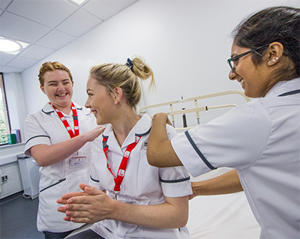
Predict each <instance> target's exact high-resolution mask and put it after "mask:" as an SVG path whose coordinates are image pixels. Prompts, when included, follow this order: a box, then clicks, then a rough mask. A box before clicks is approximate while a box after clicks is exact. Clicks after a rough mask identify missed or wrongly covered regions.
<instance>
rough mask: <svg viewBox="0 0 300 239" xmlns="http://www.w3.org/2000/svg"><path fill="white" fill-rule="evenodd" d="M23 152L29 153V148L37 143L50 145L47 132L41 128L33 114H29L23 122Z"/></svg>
mask: <svg viewBox="0 0 300 239" xmlns="http://www.w3.org/2000/svg"><path fill="white" fill-rule="evenodd" d="M24 129H25V130H24V132H25V142H26V143H25V149H24V151H25V154H27V155H29V156H30V155H31V153H30V148H31V147H32V146H35V145H38V144H47V145H51V138H50V136H49V134H48V133H47V132H46V131H45V130H44V129H43V127H42V125H41V124H40V123H39V121H38V119H37V118H36V116H35V115H29V116H27V118H26V119H25V123H24Z"/></svg>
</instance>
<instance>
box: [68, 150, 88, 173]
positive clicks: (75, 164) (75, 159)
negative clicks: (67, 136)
mask: <svg viewBox="0 0 300 239" xmlns="http://www.w3.org/2000/svg"><path fill="white" fill-rule="evenodd" d="M86 160H87V158H86V155H84V154H82V153H81V152H80V151H77V152H76V153H74V154H73V155H72V156H71V158H70V159H69V168H70V169H78V168H82V167H83V165H84V164H86V163H87V162H86Z"/></svg>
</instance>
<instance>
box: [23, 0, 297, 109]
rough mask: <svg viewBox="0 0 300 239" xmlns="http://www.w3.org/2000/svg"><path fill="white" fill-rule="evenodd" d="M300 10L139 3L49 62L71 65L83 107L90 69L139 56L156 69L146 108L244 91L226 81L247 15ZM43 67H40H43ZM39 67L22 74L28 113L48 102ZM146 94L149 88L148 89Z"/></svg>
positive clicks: (255, 0) (273, 0) (280, 1)
mask: <svg viewBox="0 0 300 239" xmlns="http://www.w3.org/2000/svg"><path fill="white" fill-rule="evenodd" d="M275 5H289V6H298V7H300V2H299V0H251V1H240V0H227V1H220V0H210V1H200V0H164V1H161V0H152V1H146V0H140V1H138V2H137V3H136V4H134V5H132V6H131V7H129V8H127V9H126V10H124V11H123V12H121V13H120V14H119V15H117V16H115V17H113V18H111V19H109V20H108V21H107V22H105V23H104V24H102V25H100V26H99V27H97V28H96V29H94V30H93V31H92V32H90V33H88V34H86V35H85V36H83V37H81V38H80V39H79V40H77V41H75V42H73V43H71V44H70V45H68V46H66V47H65V48H63V49H61V50H59V51H57V52H56V53H54V54H53V55H51V56H50V57H48V58H47V59H45V61H46V60H58V61H60V62H62V63H64V64H65V65H67V66H68V67H69V68H70V69H71V71H72V73H73V77H74V80H75V88H74V99H75V100H76V101H77V102H78V103H80V104H84V102H85V99H86V94H85V84H86V80H87V77H88V71H89V69H90V68H91V66H93V65H95V64H101V63H104V62H118V63H123V62H124V63H125V62H126V59H127V57H133V56H135V55H137V56H141V57H143V58H144V59H145V61H146V62H147V63H148V64H149V65H150V66H151V67H152V68H153V71H154V74H155V78H156V83H157V84H156V85H157V87H156V90H154V91H153V92H152V93H149V92H148V91H147V93H146V97H145V101H146V102H145V104H147V105H149V104H154V103H158V102H164V101H168V100H174V99H178V98H179V97H181V96H183V97H184V98H186V97H192V96H197V95H200V94H207V93H212V92H216V91H222V90H228V89H240V86H239V85H238V84H237V83H236V82H231V81H229V80H228V79H227V75H228V71H229V67H228V65H227V62H226V59H227V58H228V57H229V55H230V49H231V42H232V39H231V32H232V30H233V29H234V27H235V26H236V25H237V24H238V23H239V22H240V21H241V20H242V19H244V18H245V17H247V16H248V15H249V14H251V13H253V12H254V11H257V10H260V9H262V8H265V7H269V6H275ZM40 63H42V62H40ZM39 67H40V64H38V65H35V66H33V67H31V68H30V69H28V70H26V71H25V72H23V74H22V78H23V85H24V90H25V95H26V105H27V108H28V112H29V113H31V112H34V111H36V110H38V109H40V108H41V107H42V105H43V104H44V103H45V102H46V100H47V99H46V97H45V96H43V94H42V93H41V91H40V89H39V83H38V80H37V75H38V70H39ZM144 89H147V84H145V86H144Z"/></svg>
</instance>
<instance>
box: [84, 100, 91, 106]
mask: <svg viewBox="0 0 300 239" xmlns="http://www.w3.org/2000/svg"><path fill="white" fill-rule="evenodd" d="M84 106H85V107H86V108H91V105H90V102H89V99H87V100H86V102H85V105H84Z"/></svg>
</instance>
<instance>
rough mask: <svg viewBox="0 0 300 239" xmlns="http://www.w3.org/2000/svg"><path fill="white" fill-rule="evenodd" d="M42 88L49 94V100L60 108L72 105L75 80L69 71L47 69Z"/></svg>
mask: <svg viewBox="0 0 300 239" xmlns="http://www.w3.org/2000/svg"><path fill="white" fill-rule="evenodd" d="M43 78H44V85H43V86H41V90H42V91H43V92H44V93H45V94H46V95H47V96H48V99H49V101H50V102H51V103H52V104H53V105H54V106H55V107H56V108H57V109H59V110H63V109H65V108H68V107H70V106H71V102H72V95H73V82H72V81H71V79H70V76H69V74H68V72H66V71H64V70H54V71H47V72H46V73H45V74H44V76H43Z"/></svg>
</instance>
